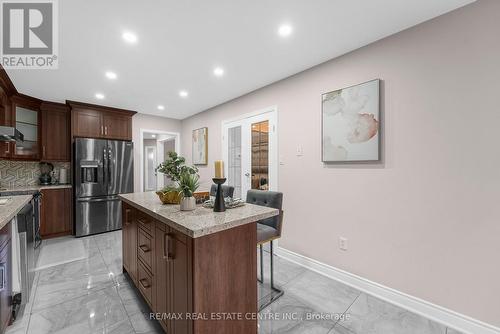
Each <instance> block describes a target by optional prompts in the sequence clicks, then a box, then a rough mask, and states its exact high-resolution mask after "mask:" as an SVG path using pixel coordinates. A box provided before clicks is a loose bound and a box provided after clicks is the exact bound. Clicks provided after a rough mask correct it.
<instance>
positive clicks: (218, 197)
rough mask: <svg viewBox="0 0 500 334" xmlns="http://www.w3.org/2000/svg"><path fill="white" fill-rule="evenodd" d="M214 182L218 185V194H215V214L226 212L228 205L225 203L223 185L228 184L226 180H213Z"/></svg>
mask: <svg viewBox="0 0 500 334" xmlns="http://www.w3.org/2000/svg"><path fill="white" fill-rule="evenodd" d="M212 181H214V183H215V184H216V185H217V193H216V194H215V202H214V212H224V211H226V203H225V202H224V193H223V191H222V184H224V182H226V179H225V178H213V179H212Z"/></svg>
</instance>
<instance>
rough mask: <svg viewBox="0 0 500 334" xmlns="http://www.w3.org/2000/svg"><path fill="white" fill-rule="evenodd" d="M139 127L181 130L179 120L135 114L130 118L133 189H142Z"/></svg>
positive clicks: (178, 131)
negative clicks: (132, 144) (132, 148)
mask: <svg viewBox="0 0 500 334" xmlns="http://www.w3.org/2000/svg"><path fill="white" fill-rule="evenodd" d="M141 129H144V130H159V131H168V132H177V133H180V132H181V121H179V120H175V119H171V118H164V117H157V116H150V115H144V114H137V115H135V116H134V117H133V118H132V140H133V142H134V191H142V189H141V164H142V161H141V157H140V155H141V145H142V143H141V140H140V136H141Z"/></svg>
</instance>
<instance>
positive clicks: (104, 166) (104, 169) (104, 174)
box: [102, 147, 108, 188]
mask: <svg viewBox="0 0 500 334" xmlns="http://www.w3.org/2000/svg"><path fill="white" fill-rule="evenodd" d="M107 157H108V154H107V152H106V147H105V148H104V149H103V150H102V177H103V184H104V186H105V187H106V188H107V179H108V178H107V170H108V167H107V164H108V160H107Z"/></svg>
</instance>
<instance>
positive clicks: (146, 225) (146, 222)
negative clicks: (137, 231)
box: [136, 211, 154, 234]
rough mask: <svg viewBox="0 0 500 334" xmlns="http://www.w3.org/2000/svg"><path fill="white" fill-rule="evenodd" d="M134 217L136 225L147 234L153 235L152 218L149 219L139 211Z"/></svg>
mask: <svg viewBox="0 0 500 334" xmlns="http://www.w3.org/2000/svg"><path fill="white" fill-rule="evenodd" d="M136 216H137V223H138V224H139V226H140V227H142V228H143V229H144V230H145V231H146V232H148V233H149V234H153V228H154V223H153V218H151V217H149V216H148V215H145V214H144V213H142V212H140V211H137V213H136Z"/></svg>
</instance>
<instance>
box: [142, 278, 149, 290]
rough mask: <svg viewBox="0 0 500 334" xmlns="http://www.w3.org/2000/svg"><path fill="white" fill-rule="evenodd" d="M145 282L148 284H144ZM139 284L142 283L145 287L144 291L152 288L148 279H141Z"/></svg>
mask: <svg viewBox="0 0 500 334" xmlns="http://www.w3.org/2000/svg"><path fill="white" fill-rule="evenodd" d="M144 282H146V283H144ZM139 283H141V285H142V287H143V288H144V289H149V287H150V286H151V285H150V284H149V282H148V280H147V279H145V278H143V279H140V280H139Z"/></svg>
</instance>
